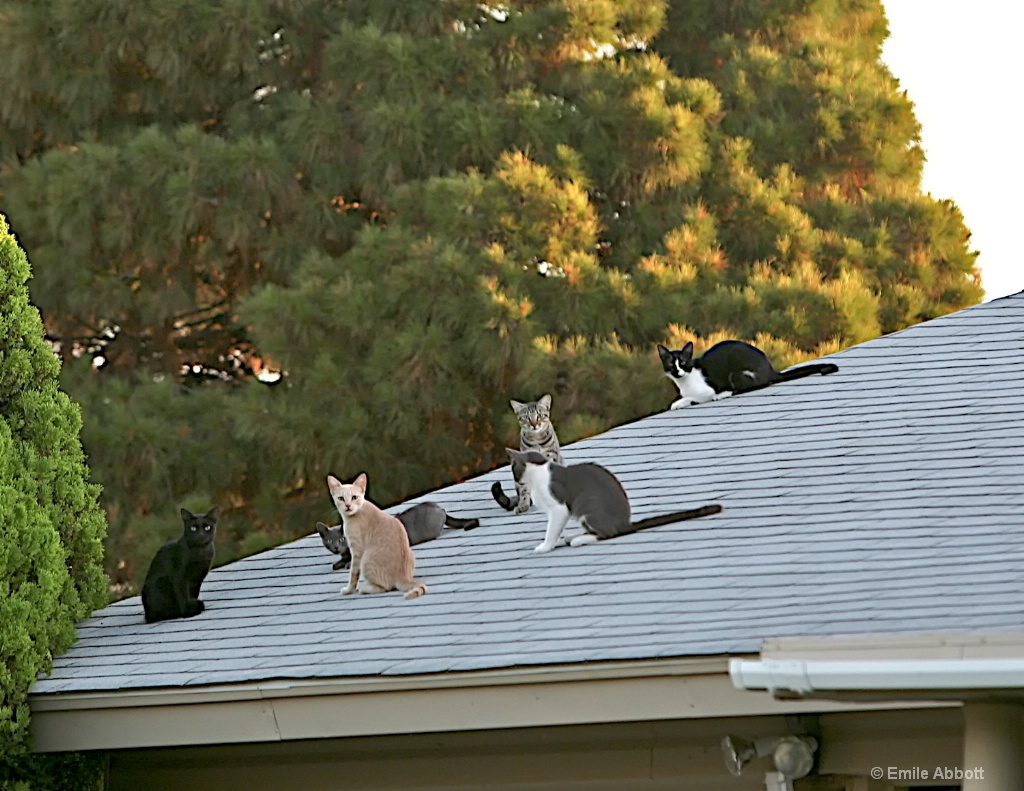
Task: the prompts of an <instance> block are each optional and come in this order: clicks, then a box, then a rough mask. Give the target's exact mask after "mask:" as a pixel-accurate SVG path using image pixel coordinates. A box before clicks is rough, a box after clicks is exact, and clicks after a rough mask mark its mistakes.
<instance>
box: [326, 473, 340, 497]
mask: <svg viewBox="0 0 1024 791" xmlns="http://www.w3.org/2000/svg"><path fill="white" fill-rule="evenodd" d="M340 486H341V481H339V480H338V479H337V478H335V477H334V476H333V475H328V476H327V488H328V490H329V491H330V493H331V494H332V495H334V494H335V493H336V492H337V491H338V489H339V487H340Z"/></svg>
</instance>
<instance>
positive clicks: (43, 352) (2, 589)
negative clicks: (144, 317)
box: [0, 215, 107, 788]
mask: <svg viewBox="0 0 1024 791" xmlns="http://www.w3.org/2000/svg"><path fill="white" fill-rule="evenodd" d="M29 274H30V273H29V264H28V260H27V259H26V257H25V254H24V252H23V251H22V250H21V249H20V248H19V247H18V245H17V242H16V241H15V238H14V236H13V235H11V233H10V232H9V230H8V226H7V221H6V219H5V218H4V217H3V216H2V215H0V514H2V515H3V517H2V518H3V531H2V532H0V637H2V640H0V786H2V787H4V788H8V787H9V788H14V787H16V785H15V783H16V781H18V778H19V777H21V778H22V779H24V780H26V781H27V780H29V779H31V777H32V776H33V775H34V774H35V772H36V770H37V769H38V766H35V764H33V763H32V762H30V761H28V759H27V758H26V756H25V751H26V749H27V745H28V720H29V709H28V703H27V696H28V693H29V689H30V688H31V686H32V683H33V682H34V681H35V679H36V677H37V676H38V674H39V673H41V672H45V671H47V670H48V669H49V668H50V666H51V663H52V661H53V657H54V656H55V655H56V654H59V653H60V652H62V651H64V650H66V649H67V648H68V647H69V646H70V645H71V643H72V642H73V641H74V634H75V630H74V625H75V622H76V621H78V620H81V619H82V618H84V617H85V616H87V615H89V614H90V613H91V612H92V611H93V610H94V609H96V608H98V607H101V606H103V605H104V604H105V603H106V601H107V582H106V579H105V577H104V574H103V569H102V564H103V545H102V541H103V537H104V533H105V530H106V522H105V519H104V516H103V512H102V511H101V510H100V508H99V503H98V500H97V498H98V496H99V487H97V486H96V485H95V484H92V483H89V480H88V478H89V470H88V467H87V466H86V463H85V458H84V454H83V452H82V447H81V444H80V441H79V431H80V429H81V414H80V412H79V409H78V407H77V406H76V405H75V404H74V403H73V402H72V401H71V399H70V398H68V396H67V395H66V394H65V393H63V392H61V390H60V389H59V387H58V374H59V369H60V362H59V360H58V359H57V357H56V356H55V355H54V353H53V351H52V350H51V349H50V348H49V346H48V344H47V343H46V341H45V340H44V338H43V323H42V320H41V318H40V315H39V311H38V310H37V309H36V308H35V307H34V306H32V305H31V304H30V303H29V298H28V289H27V288H26V285H25V284H26V281H27V280H28V278H29ZM25 773H27V774H25Z"/></svg>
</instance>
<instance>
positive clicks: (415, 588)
mask: <svg viewBox="0 0 1024 791" xmlns="http://www.w3.org/2000/svg"><path fill="white" fill-rule="evenodd" d="M398 589H399V590H400V591H404V592H405V598H406V599H415V598H416V597H417V596H422V595H423V594H424V593H426V592H427V586H426V585H424V584H423V583H422V582H420V581H419V580H409V581H408V582H405V583H399V584H398Z"/></svg>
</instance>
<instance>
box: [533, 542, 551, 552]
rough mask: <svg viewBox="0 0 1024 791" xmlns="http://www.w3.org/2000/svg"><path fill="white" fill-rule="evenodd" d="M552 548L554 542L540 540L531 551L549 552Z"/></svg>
mask: <svg viewBox="0 0 1024 791" xmlns="http://www.w3.org/2000/svg"><path fill="white" fill-rule="evenodd" d="M554 548H555V544H549V543H548V542H547V541H541V542H540V543H539V544H537V546H536V548H535V549H534V550H533V551H534V552H550V551H551V550H552V549H554Z"/></svg>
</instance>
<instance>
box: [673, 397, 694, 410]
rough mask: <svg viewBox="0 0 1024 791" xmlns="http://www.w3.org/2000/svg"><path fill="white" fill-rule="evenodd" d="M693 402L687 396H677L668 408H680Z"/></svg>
mask: <svg viewBox="0 0 1024 791" xmlns="http://www.w3.org/2000/svg"><path fill="white" fill-rule="evenodd" d="M692 403H693V401H691V400H690V399H689V398H677V399H676V400H675V401H673V402H672V406H670V407H669V409H682V408H683V407H684V406H690V405H691V404H692Z"/></svg>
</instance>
